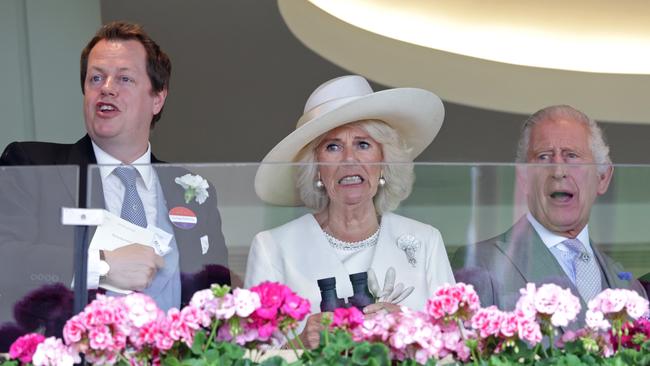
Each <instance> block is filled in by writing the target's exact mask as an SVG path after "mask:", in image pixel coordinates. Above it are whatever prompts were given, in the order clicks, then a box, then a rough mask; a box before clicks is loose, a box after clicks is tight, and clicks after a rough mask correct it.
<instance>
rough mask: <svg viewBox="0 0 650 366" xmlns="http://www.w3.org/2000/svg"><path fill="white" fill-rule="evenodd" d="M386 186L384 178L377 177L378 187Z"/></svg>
mask: <svg viewBox="0 0 650 366" xmlns="http://www.w3.org/2000/svg"><path fill="white" fill-rule="evenodd" d="M385 185H386V178H384V176H381V177H379V186H380V187H383V186H385Z"/></svg>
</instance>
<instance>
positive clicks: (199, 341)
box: [192, 331, 207, 355]
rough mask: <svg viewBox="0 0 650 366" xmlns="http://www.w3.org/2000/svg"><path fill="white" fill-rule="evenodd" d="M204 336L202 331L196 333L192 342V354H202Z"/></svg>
mask: <svg viewBox="0 0 650 366" xmlns="http://www.w3.org/2000/svg"><path fill="white" fill-rule="evenodd" d="M206 338H207V337H206V335H205V332H203V331H198V332H196V334H195V335H194V342H192V353H193V354H195V355H201V354H202V353H203V346H204V345H205V341H206Z"/></svg>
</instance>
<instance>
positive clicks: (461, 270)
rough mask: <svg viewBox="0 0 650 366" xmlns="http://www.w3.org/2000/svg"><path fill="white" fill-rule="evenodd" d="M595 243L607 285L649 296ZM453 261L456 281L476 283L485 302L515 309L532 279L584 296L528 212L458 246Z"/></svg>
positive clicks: (537, 283)
mask: <svg viewBox="0 0 650 366" xmlns="http://www.w3.org/2000/svg"><path fill="white" fill-rule="evenodd" d="M592 247H593V250H594V253H595V256H596V259H597V260H598V263H599V265H600V268H601V271H602V273H603V279H604V281H603V287H609V288H629V289H633V290H635V291H637V292H638V293H639V294H641V295H642V296H644V297H647V295H646V293H645V291H644V289H643V287H642V286H641V285H640V284H639V282H638V281H636V280H631V281H629V280H625V279H622V277H623V278H624V276H619V274H620V273H621V272H623V268H622V267H621V266H620V264H618V263H615V262H614V261H613V260H612V259H611V258H610V257H608V256H607V255H605V254H604V253H602V252H601V251H600V250H599V249H598V248H597V247H596V246H592ZM451 263H452V267H453V268H454V275H455V277H456V281H457V282H465V283H471V284H472V285H474V288H475V289H476V291H477V293H478V295H479V296H480V298H481V305H482V306H489V305H496V306H497V307H498V308H499V309H502V310H512V309H514V307H515V305H516V303H517V300H518V299H519V296H520V293H519V289H521V288H525V287H526V284H527V283H529V282H532V283H535V284H536V285H538V286H540V285H542V284H544V283H555V284H557V285H559V286H561V287H564V288H570V289H571V292H572V293H573V294H574V295H576V296H578V297H579V298H580V294H579V292H578V290H577V289H576V287H575V286H574V285H573V283H572V282H571V280H570V279H569V278H568V276H567V275H566V273H565V272H564V270H563V269H562V267H561V266H560V264H559V263H558V262H557V260H556V259H555V257H554V256H553V254H552V253H551V251H550V250H549V249H548V248H547V247H546V245H545V244H544V242H542V239H541V238H540V237H539V235H538V234H537V232H536V231H535V229H534V228H533V227H532V225H531V224H530V223H529V222H528V220H527V219H526V217H525V216H524V217H522V218H521V219H519V221H517V223H516V224H515V225H514V226H513V227H512V228H510V230H508V231H506V232H505V233H503V234H501V235H499V236H496V237H494V238H492V239H489V240H486V241H483V242H480V243H478V244H474V245H469V246H466V247H462V248H460V249H458V250H457V251H456V253H455V254H454V257H453V259H452V261H451ZM580 302H581V305H582V313H584V311H585V309H586V308H587V304H586V302H585V301H584V300H583V299H582V298H580ZM582 318H583V317H580V319H582Z"/></svg>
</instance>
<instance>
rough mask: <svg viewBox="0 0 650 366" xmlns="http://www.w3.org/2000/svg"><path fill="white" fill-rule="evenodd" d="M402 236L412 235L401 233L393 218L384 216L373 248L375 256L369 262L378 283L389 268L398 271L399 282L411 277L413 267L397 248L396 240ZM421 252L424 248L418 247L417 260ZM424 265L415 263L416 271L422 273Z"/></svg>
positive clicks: (387, 215) (388, 214)
mask: <svg viewBox="0 0 650 366" xmlns="http://www.w3.org/2000/svg"><path fill="white" fill-rule="evenodd" d="M403 234H414V233H407V232H401V231H400V227H399V226H398V225H396V221H395V216H394V215H393V214H390V213H387V214H384V216H383V217H382V219H381V231H380V232H379V239H378V241H377V247H376V248H375V254H374V256H373V258H372V261H371V262H370V268H372V269H373V271H374V272H375V274H376V275H377V276H378V279H379V280H380V281H383V277H382V276H384V274H385V273H386V271H387V270H388V268H389V267H393V268H395V269H399V273H397V275H398V277H399V278H401V279H402V280H401V281H404V280H403V279H404V278H411V277H412V276H411V275H410V272H411V271H412V270H413V268H415V267H413V266H412V265H411V264H410V263H408V258H407V257H406V254H405V253H404V251H403V250H401V249H399V248H398V246H397V238H398V237H400V236H401V235H403ZM416 239H418V240H420V241H421V242H422V244H423V243H424V242H423V238H416ZM422 244H421V245H422ZM423 251H424V248H422V247H420V248H419V250H418V251H417V252H416V256H417V257H418V259H419V257H420V256H419V254H420V253H421V252H423ZM420 262H421V261H420ZM424 265H425V263H416V267H419V268H418V269H417V270H418V271H423V266H424ZM407 272H408V273H407ZM408 285H412V284H411V283H407V286H408Z"/></svg>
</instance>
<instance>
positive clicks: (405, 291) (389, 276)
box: [368, 267, 415, 304]
mask: <svg viewBox="0 0 650 366" xmlns="http://www.w3.org/2000/svg"><path fill="white" fill-rule="evenodd" d="M395 277H396V274H395V268H393V267H388V270H387V271H386V276H385V277H384V286H383V289H380V286H379V281H377V275H375V271H373V269H372V268H371V269H369V270H368V289H369V290H370V292H371V293H372V295H373V296H374V297H375V300H376V302H388V303H391V304H399V303H400V302H402V301H403V300H404V299H406V298H407V297H408V296H409V295H410V294H411V293H412V292H413V290H414V289H415V287H413V286H409V287H407V288H404V284H402V283H398V284H397V285H395Z"/></svg>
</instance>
